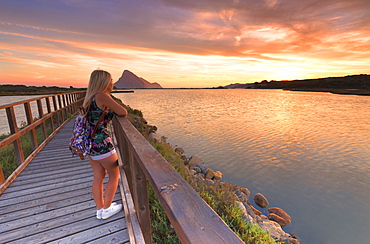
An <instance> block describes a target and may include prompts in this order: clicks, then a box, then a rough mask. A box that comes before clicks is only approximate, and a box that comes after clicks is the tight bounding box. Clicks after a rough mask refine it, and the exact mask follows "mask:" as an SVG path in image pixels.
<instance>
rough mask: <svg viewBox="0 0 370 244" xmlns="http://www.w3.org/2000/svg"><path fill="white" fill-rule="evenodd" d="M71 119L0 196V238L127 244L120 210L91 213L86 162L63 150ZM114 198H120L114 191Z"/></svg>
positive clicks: (91, 206)
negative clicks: (107, 213) (103, 215)
mask: <svg viewBox="0 0 370 244" xmlns="http://www.w3.org/2000/svg"><path fill="white" fill-rule="evenodd" d="M72 124H73V120H71V121H70V122H69V123H68V124H67V125H66V126H65V127H64V128H62V129H61V131H60V132H59V133H58V134H57V135H56V136H55V137H54V138H53V139H52V140H51V141H50V142H49V143H48V144H47V145H46V146H45V148H43V149H42V150H41V152H40V153H39V154H38V155H37V156H36V157H35V158H34V159H33V160H32V161H31V162H30V163H29V165H28V166H27V167H26V168H25V169H24V170H23V172H22V173H21V174H20V175H19V176H18V177H17V178H16V179H15V181H14V182H13V183H12V184H11V185H10V186H9V187H8V188H7V189H6V190H5V191H4V193H3V194H2V195H1V196H0V243H104V244H106V243H130V240H129V233H128V229H127V225H126V218H125V216H124V211H121V212H120V213H119V214H116V215H115V216H113V217H111V218H109V219H107V220H98V219H96V217H95V204H94V201H93V198H92V194H91V183H92V179H93V174H92V170H91V168H90V165H89V161H88V160H84V161H82V160H80V159H79V158H78V157H73V158H72V157H71V153H70V151H69V149H68V142H69V138H70V136H71V132H72ZM115 201H116V202H118V203H121V201H122V200H121V195H120V194H119V191H117V194H116V196H115Z"/></svg>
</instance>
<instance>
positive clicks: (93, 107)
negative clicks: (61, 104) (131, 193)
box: [83, 70, 127, 219]
mask: <svg viewBox="0 0 370 244" xmlns="http://www.w3.org/2000/svg"><path fill="white" fill-rule="evenodd" d="M112 90H113V80H112V77H111V75H110V73H108V72H107V71H104V70H94V71H93V72H92V73H91V76H90V81H89V86H88V87H87V91H86V96H85V100H84V103H83V106H84V108H85V110H86V111H87V118H88V121H89V124H90V126H92V128H95V126H98V127H97V130H96V133H95V135H94V136H93V137H92V138H91V139H92V147H91V150H90V155H89V160H90V165H91V167H92V169H93V172H94V180H93V183H92V194H93V197H94V201H95V205H96V209H97V211H96V218H98V219H107V218H109V217H111V216H112V215H114V214H116V213H118V212H119V211H120V210H121V209H122V204H116V203H112V200H113V197H114V195H115V193H116V190H117V186H118V179H119V168H118V164H117V159H118V157H117V153H116V150H115V148H114V146H113V143H112V138H111V137H110V135H109V133H108V131H107V124H108V122H109V121H111V120H112V118H113V115H114V114H116V115H118V116H127V111H126V109H125V108H124V107H122V106H121V105H120V104H118V103H117V102H115V101H114V100H113V99H112V97H111V96H110V95H109V93H110V92H111V91H112ZM105 110H107V111H108V112H107V114H106V115H105V116H104V118H103V119H102V120H101V123H100V124H99V125H96V124H97V122H98V120H99V118H100V116H101V115H102V113H103V112H104V111H105ZM106 172H108V176H109V180H108V183H107V185H106V188H105V194H104V197H103V182H104V178H105V174H106Z"/></svg>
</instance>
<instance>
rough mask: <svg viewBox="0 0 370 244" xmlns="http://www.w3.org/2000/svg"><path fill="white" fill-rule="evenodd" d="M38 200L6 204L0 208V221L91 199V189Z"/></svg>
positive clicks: (3, 221)
mask: <svg viewBox="0 0 370 244" xmlns="http://www.w3.org/2000/svg"><path fill="white" fill-rule="evenodd" d="M72 194H73V195H72ZM43 199H48V201H42V200H43ZM38 200H39V199H38ZM38 200H34V201H28V202H22V203H18V204H14V205H10V206H9V205H8V206H5V207H3V208H1V209H0V212H1V213H2V214H1V215H0V222H1V223H5V222H6V221H12V220H16V219H20V218H24V217H26V216H30V215H33V214H38V213H40V212H44V211H49V210H50V209H53V208H55V207H66V206H72V205H73V204H76V203H80V202H84V201H87V200H93V199H92V195H91V191H86V189H82V190H79V191H72V192H68V193H66V194H63V195H62V194H59V195H56V196H51V197H46V198H41V199H40V200H39V201H38Z"/></svg>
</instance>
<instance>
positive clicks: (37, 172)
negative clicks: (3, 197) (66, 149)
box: [18, 164, 92, 180]
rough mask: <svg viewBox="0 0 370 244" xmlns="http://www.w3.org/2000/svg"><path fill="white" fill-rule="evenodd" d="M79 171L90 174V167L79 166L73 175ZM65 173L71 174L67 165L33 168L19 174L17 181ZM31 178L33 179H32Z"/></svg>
mask: <svg viewBox="0 0 370 244" xmlns="http://www.w3.org/2000/svg"><path fill="white" fill-rule="evenodd" d="M45 169H48V170H53V172H52V174H51V173H50V172H48V171H46V170H45ZM79 171H90V172H91V173H92V169H91V167H90V165H81V166H78V167H76V168H75V173H78V172H79ZM66 172H71V168H68V164H66V165H58V166H56V167H54V168H53V167H45V168H34V169H29V170H27V171H25V172H24V173H23V174H20V175H19V176H18V177H20V178H19V179H21V180H24V179H32V178H35V177H44V176H47V175H56V176H57V175H58V174H62V173H66ZM32 176H33V177H32Z"/></svg>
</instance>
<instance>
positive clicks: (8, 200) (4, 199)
mask: <svg viewBox="0 0 370 244" xmlns="http://www.w3.org/2000/svg"><path fill="white" fill-rule="evenodd" d="M90 187H91V182H90V181H87V182H85V183H81V184H80V185H77V186H76V185H72V186H69V187H68V188H58V189H54V190H50V191H48V192H44V193H43V194H41V195H36V194H33V195H32V194H31V195H25V196H24V195H21V196H18V197H13V196H12V195H11V194H3V195H2V196H1V198H0V206H1V207H5V206H9V205H13V204H17V203H21V202H27V204H30V203H29V202H30V201H36V202H38V201H40V202H42V198H48V197H56V196H59V195H61V194H63V193H68V192H72V191H76V190H80V189H89V188H90ZM56 199H57V198H56ZM25 204H26V203H25ZM1 209H2V208H0V211H1Z"/></svg>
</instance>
